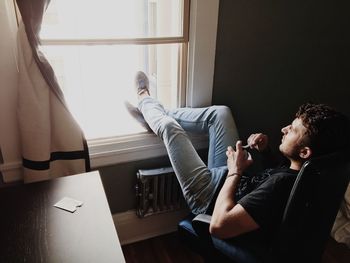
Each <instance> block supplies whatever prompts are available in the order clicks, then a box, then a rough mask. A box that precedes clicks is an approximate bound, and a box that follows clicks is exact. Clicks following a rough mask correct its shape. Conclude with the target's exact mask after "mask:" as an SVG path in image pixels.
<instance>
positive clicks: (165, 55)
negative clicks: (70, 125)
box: [41, 0, 187, 139]
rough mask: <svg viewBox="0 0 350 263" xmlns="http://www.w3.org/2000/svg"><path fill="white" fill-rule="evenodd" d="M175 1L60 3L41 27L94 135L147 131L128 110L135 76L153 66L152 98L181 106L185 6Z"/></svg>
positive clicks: (49, 53)
mask: <svg viewBox="0 0 350 263" xmlns="http://www.w3.org/2000/svg"><path fill="white" fill-rule="evenodd" d="M186 2H187V1H181V0H178V1H175V0H139V1H136V0H134V1H132V0H128V1H125V0H99V1H96V0H75V1H72V0H52V1H51V4H50V6H49V7H48V10H47V12H46V14H45V17H44V22H43V25H42V30H41V39H42V51H43V52H44V53H45V55H46V57H47V58H48V60H49V61H50V63H51V65H52V67H53V68H54V71H55V73H56V76H57V79H58V82H59V84H60V86H61V88H62V90H63V92H64V94H65V98H66V101H67V103H68V106H69V108H70V110H71V112H72V113H73V115H74V116H75V118H76V119H77V121H78V122H79V124H80V125H81V127H82V129H83V130H84V132H85V135H86V137H87V138H88V139H93V138H103V137H111V136H117V135H126V134H132V133H138V132H142V131H145V130H144V129H143V128H142V127H141V126H140V125H139V124H138V123H137V122H136V121H134V120H133V119H132V118H131V117H130V115H129V114H128V113H127V111H126V109H125V107H124V101H126V100H127V101H130V102H131V103H133V104H135V105H136V95H135V90H134V76H135V73H136V72H137V71H138V70H142V71H145V72H146V73H147V74H148V75H149V77H150V82H151V94H152V96H154V97H156V98H158V99H159V100H161V101H162V102H163V103H164V104H165V105H166V106H167V107H175V106H177V105H178V104H179V101H178V97H179V96H178V92H179V88H180V86H181V81H179V80H180V72H181V71H183V70H184V67H186V64H183V63H182V61H183V59H181V55H182V53H181V52H182V51H183V50H184V48H183V45H185V44H186V41H187V40H186V37H184V36H183V34H184V33H183V31H184V30H183V28H184V27H183V17H184V4H185V3H186Z"/></svg>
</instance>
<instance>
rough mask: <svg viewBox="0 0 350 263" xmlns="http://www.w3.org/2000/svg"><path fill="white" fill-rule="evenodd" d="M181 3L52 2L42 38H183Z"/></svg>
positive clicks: (118, 0) (147, 0) (140, 0)
mask: <svg viewBox="0 0 350 263" xmlns="http://www.w3.org/2000/svg"><path fill="white" fill-rule="evenodd" d="M182 19H183V0H51V3H50V5H49V7H48V9H47V11H46V13H45V15H44V19H43V24H42V28H41V38H42V39H62V38H66V39H81V38H87V39H91V38H93V39H96V38H102V39H104V38H146V37H179V36H182V34H183V33H182Z"/></svg>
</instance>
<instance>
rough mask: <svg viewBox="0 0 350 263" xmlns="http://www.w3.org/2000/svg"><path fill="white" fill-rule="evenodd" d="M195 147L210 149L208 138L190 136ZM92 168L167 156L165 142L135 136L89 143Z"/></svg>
mask: <svg viewBox="0 0 350 263" xmlns="http://www.w3.org/2000/svg"><path fill="white" fill-rule="evenodd" d="M190 139H191V141H192V143H193V145H194V147H195V148H196V149H197V150H199V149H205V148H207V147H208V136H206V135H190ZM88 147H89V152H90V162H91V168H93V169H96V168H98V167H102V166H108V165H115V164H119V163H125V162H132V161H138V160H144V159H149V158H154V157H161V156H165V155H167V152H166V149H165V146H164V144H163V142H162V141H161V140H160V139H159V138H158V137H157V136H156V135H154V134H151V133H147V132H143V133H139V134H135V135H129V136H121V137H115V138H108V139H96V140H90V141H88Z"/></svg>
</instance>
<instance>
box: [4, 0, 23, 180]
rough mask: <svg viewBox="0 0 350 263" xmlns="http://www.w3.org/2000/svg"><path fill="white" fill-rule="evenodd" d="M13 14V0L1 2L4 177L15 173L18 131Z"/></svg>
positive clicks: (17, 156) (18, 159) (18, 151)
mask: <svg viewBox="0 0 350 263" xmlns="http://www.w3.org/2000/svg"><path fill="white" fill-rule="evenodd" d="M16 23H17V22H16V16H15V11H14V6H13V1H12V0H2V1H0V36H1V37H0V39H1V41H0V147H1V151H2V154H3V158H4V164H2V165H1V172H2V174H3V176H4V180H5V181H6V178H7V177H9V176H11V177H12V176H13V173H18V169H13V168H18V167H19V164H20V162H19V161H20V160H21V157H20V150H19V132H18V124H17V117H16V104H17V78H18V71H17V65H16V54H17V45H16V31H17V24H16ZM16 177H17V176H16Z"/></svg>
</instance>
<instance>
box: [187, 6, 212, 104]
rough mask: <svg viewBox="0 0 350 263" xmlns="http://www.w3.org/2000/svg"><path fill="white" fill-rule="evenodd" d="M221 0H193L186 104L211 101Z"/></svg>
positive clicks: (209, 102)
mask: <svg viewBox="0 0 350 263" xmlns="http://www.w3.org/2000/svg"><path fill="white" fill-rule="evenodd" d="M218 13H219V0H191V20H190V43H189V63H188V68H189V72H188V83H187V84H188V85H187V98H186V105H187V106H189V107H204V106H210V105H211V103H212V94H213V82H214V66H215V49H216V35H217V24H218V16H219V15H218Z"/></svg>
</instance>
